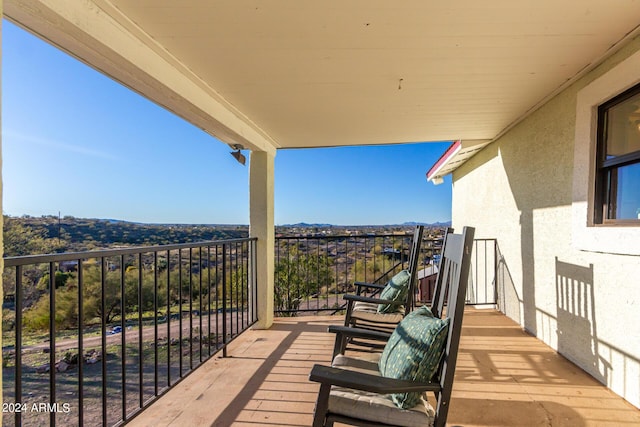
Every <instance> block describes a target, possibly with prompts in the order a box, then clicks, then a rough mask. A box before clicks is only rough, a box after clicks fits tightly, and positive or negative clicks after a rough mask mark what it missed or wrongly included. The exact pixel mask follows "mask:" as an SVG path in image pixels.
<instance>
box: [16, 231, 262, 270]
mask: <svg viewBox="0 0 640 427" xmlns="http://www.w3.org/2000/svg"><path fill="white" fill-rule="evenodd" d="M257 240H258V238H257V237H244V238H240V239H226V240H204V241H200V242H191V243H176V244H172V245H155V246H135V247H131V248H119V249H102V250H96V251H84V252H65V253H60V254H43V255H24V256H16V257H7V258H5V259H4V265H5V267H15V266H18V265H28V264H39V263H46V262H60V261H75V260H78V259H86V258H101V257H111V256H120V255H134V254H139V253H147V252H162V251H172V250H177V249H189V248H199V247H206V246H219V245H223V244H229V243H242V242H250V241H257Z"/></svg>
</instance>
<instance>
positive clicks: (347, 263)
mask: <svg viewBox="0 0 640 427" xmlns="http://www.w3.org/2000/svg"><path fill="white" fill-rule="evenodd" d="M411 238H412V235H409V234H407V235H404V234H403V235H397V234H374V235H357V236H313V237H307V236H305V237H282V236H281V237H277V238H276V250H275V257H276V259H275V264H276V268H275V284H274V290H275V295H274V297H275V304H274V306H275V314H276V316H278V315H279V316H292V315H298V314H314V313H319V312H330V313H335V312H338V311H340V310H343V309H344V308H345V307H346V304H345V302H344V300H343V298H342V296H343V295H344V294H345V293H348V292H354V291H355V290H354V287H353V283H354V282H355V281H365V282H373V283H384V282H386V281H387V280H389V278H391V276H393V274H395V273H397V272H398V271H400V270H401V269H403V268H406V267H407V262H408V257H409V250H410V249H411ZM441 250H442V237H441V236H440V237H433V238H431V237H424V240H423V243H422V245H421V251H420V257H419V267H418V270H419V273H418V283H417V289H416V291H417V295H416V299H417V300H418V301H419V303H430V302H431V300H430V298H431V296H432V294H433V287H434V285H435V278H436V275H437V271H438V270H437V265H438V260H439V257H440V255H441V253H440V252H441ZM496 251H497V243H496V240H495V239H476V240H475V241H474V248H473V254H474V255H473V259H472V267H471V275H470V278H469V285H468V286H469V287H468V289H467V304H469V305H482V304H496V298H497V296H496V269H497V255H496V253H497V252H496ZM434 266H435V267H434Z"/></svg>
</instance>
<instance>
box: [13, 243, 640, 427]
mask: <svg viewBox="0 0 640 427" xmlns="http://www.w3.org/2000/svg"><path fill="white" fill-rule="evenodd" d="M441 242H442V240H441V237H434V238H425V240H424V242H423V244H422V253H421V256H420V259H421V262H422V264H423V266H422V267H421V268H424V270H425V271H427V270H428V268H427V267H428V265H429V262H430V261H432V260H433V259H434V258H435V259H437V257H438V253H439V250H440V248H441ZM256 245H257V240H256V239H254V238H249V239H236V240H227V241H219V242H200V243H194V244H183V245H170V246H157V247H145V248H131V249H118V250H107V251H94V252H84V253H71V254H57V255H42V256H31V257H17V258H8V259H6V260H5V273H4V279H3V280H4V283H5V285H7V284H9V285H10V284H11V283H13V284H14V287H15V284H16V283H21V284H22V286H17V287H15V298H14V300H13V301H12V302H11V301H9V304H6V305H7V306H8V307H9V308H8V310H9V311H12V312H13V313H15V316H14V319H13V323H12V324H9V323H11V319H10V318H7V317H8V316H6V315H5V325H3V326H4V329H5V331H4V335H5V338H4V344H3V345H4V348H3V353H4V363H3V395H4V402H5V405H11V404H13V405H14V406H11V407H9V406H7V410H8V412H11V413H5V414H4V418H3V425H23V426H29V425H45V424H49V425H51V426H53V425H57V424H70V425H104V426H107V425H121V424H125V423H126V424H130V425H220V426H226V425H292V426H295V425H309V424H310V422H311V417H312V414H313V407H314V403H315V397H316V393H317V386H316V385H315V384H313V383H311V382H309V381H308V379H307V376H308V373H309V370H310V368H311V366H312V365H313V364H314V363H329V361H330V354H331V349H332V346H333V337H332V336H331V335H330V334H328V333H327V332H326V330H327V326H328V325H331V324H340V323H341V322H342V321H343V318H342V316H341V313H340V310H341V309H342V305H341V304H342V294H344V293H345V292H349V291H351V290H352V288H351V284H352V283H353V282H354V281H355V280H369V281H375V280H378V281H382V280H386V278H387V277H389V276H390V275H392V274H394V273H395V272H397V271H398V270H399V269H401V268H403V267H404V265H405V263H406V262H407V251H408V248H409V247H410V236H409V235H398V234H381V235H339V236H328V237H327V236H313V237H278V238H277V239H276V250H275V260H274V261H275V264H276V268H275V275H276V278H275V286H276V291H275V298H274V299H275V300H276V307H275V310H276V315H277V316H280V317H277V318H276V321H275V323H274V325H273V326H272V327H271V328H270V329H267V330H257V329H250V327H251V326H252V325H254V324H255V323H256V322H257V321H258V320H259V319H258V313H259V310H257V309H256V305H257V300H258V299H259V298H260V294H259V290H260V288H259V287H258V282H259V281H260V278H259V277H257V276H256V275H255V269H254V265H255V263H256V262H257V260H256ZM473 251H474V256H473V262H472V277H471V280H470V284H469V287H468V289H467V303H468V304H469V307H468V309H467V313H466V318H465V322H464V328H463V338H462V343H461V353H460V356H459V362H458V367H457V370H456V382H455V390H454V397H453V403H452V405H453V407H452V409H451V412H450V416H449V422H450V423H452V424H460V425H492V426H493V425H517V424H519V422H520V421H521V420H522V419H527V420H533V424H534V425H537V424H545V423H547V422H550V423H552V424H553V425H554V426H555V425H571V426H580V425H590V424H593V425H602V424H603V423H604V424H606V422H612V425H624V424H625V423H627V424H638V423H640V411H638V410H637V409H635V408H634V407H633V406H631V405H630V404H628V403H626V402H625V401H624V400H622V399H621V398H619V397H617V396H616V395H614V394H613V393H612V392H611V391H609V390H608V389H606V388H605V387H604V386H602V385H601V384H600V383H598V382H597V381H596V380H595V379H593V378H592V377H590V376H589V375H587V374H586V373H584V372H583V371H581V370H580V369H579V368H577V367H576V366H575V365H573V364H572V363H570V362H568V361H567V360H565V359H564V358H563V357H561V356H559V355H558V354H557V353H556V352H554V351H553V350H551V349H550V348H548V347H547V346H545V345H544V344H542V343H541V342H540V341H538V340H537V339H535V338H533V337H531V336H528V335H527V334H525V333H524V332H523V331H522V329H521V328H520V327H519V326H518V325H517V324H515V323H514V322H512V321H511V320H510V319H508V318H507V317H506V316H504V315H502V314H501V313H500V312H499V311H497V310H494V309H486V308H480V307H486V306H487V304H489V305H490V306H493V305H495V304H496V302H497V301H498V297H499V295H498V290H499V286H498V281H499V280H500V277H499V275H498V274H496V273H497V268H498V263H497V260H498V259H499V250H498V246H497V242H496V241H495V240H493V239H484V240H476V242H475V244H474V249H473ZM423 279H425V280H426V279H427V277H423ZM421 285H423V289H422V291H423V292H421V294H420V295H419V296H420V297H421V298H424V297H425V296H427V295H428V294H429V292H428V282H427V283H426V284H425V283H422V284H421ZM34 286H36V287H37V286H40V287H41V288H42V289H41V290H40V292H41V293H42V298H41V300H42V302H40V301H39V302H38V303H37V304H33V300H31V301H32V302H31V303H30V310H35V309H36V308H38V307H37V306H38V304H40V305H41V306H42V307H40V309H42V310H45V315H44V320H45V321H46V323H47V324H46V325H44V329H46V334H45V335H42V336H40V338H39V339H40V341H39V342H37V341H38V338H37V337H35V338H34V336H33V335H29V336H28V337H26V336H25V334H24V331H25V327H27V328H32V329H33V328H34V322H36V321H38V319H39V318H38V316H34V312H33V311H30V312H27V311H25V310H24V309H25V308H26V305H27V301H29V299H30V298H32V296H29V295H25V293H26V291H27V290H29V289H31V290H33V288H34ZM425 286H426V290H425ZM74 304H76V306H75V307H76V308H75V312H74V311H73V310H74ZM473 305H479V306H480V307H478V308H473ZM77 307H82V308H83V309H77ZM65 310H71V312H73V313H75V314H74V315H71V316H69V315H68V313H67V314H66V315H65V314H64V313H65ZM53 312H55V313H56V315H55V316H51V313H53ZM61 312H62V313H61ZM310 314H317V315H310ZM41 317H42V316H41ZM40 320H42V318H40ZM74 355H75V357H76V360H75V363H74V362H73V360H71V359H73V357H74ZM78 360H80V361H81V362H80V363H78ZM63 362H64V364H63ZM52 367H53V368H52ZM16 402H19V403H20V405H19V406H15V403H16ZM41 405H44V406H41ZM47 405H48V406H47ZM18 409H19V410H20V412H18Z"/></svg>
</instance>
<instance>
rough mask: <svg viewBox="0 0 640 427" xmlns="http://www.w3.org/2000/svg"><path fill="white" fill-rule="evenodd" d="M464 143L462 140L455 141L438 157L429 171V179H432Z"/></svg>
mask: <svg viewBox="0 0 640 427" xmlns="http://www.w3.org/2000/svg"><path fill="white" fill-rule="evenodd" d="M461 145H462V141H461V140H458V141H454V142H453V144H451V145H450V146H449V148H447V151H445V152H444V154H443V155H442V156H440V158H439V159H438V161H437V162H436V163H435V164H434V165H433V166H431V169H429V172H427V179H431V178H432V176H433V175H434V174H435V173H436V172H437V171H438V170H439V169H440V168H441V167H442V166H443V165H444V164H445V163H446V162H447V161H449V159H450V158H451V157H452V156H453V155H454V154H455V153H456V152H457V151H458V149H459V148H460V146H461Z"/></svg>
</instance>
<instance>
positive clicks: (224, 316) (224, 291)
mask: <svg viewBox="0 0 640 427" xmlns="http://www.w3.org/2000/svg"><path fill="white" fill-rule="evenodd" d="M222 357H227V245H226V244H223V245H222Z"/></svg>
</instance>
